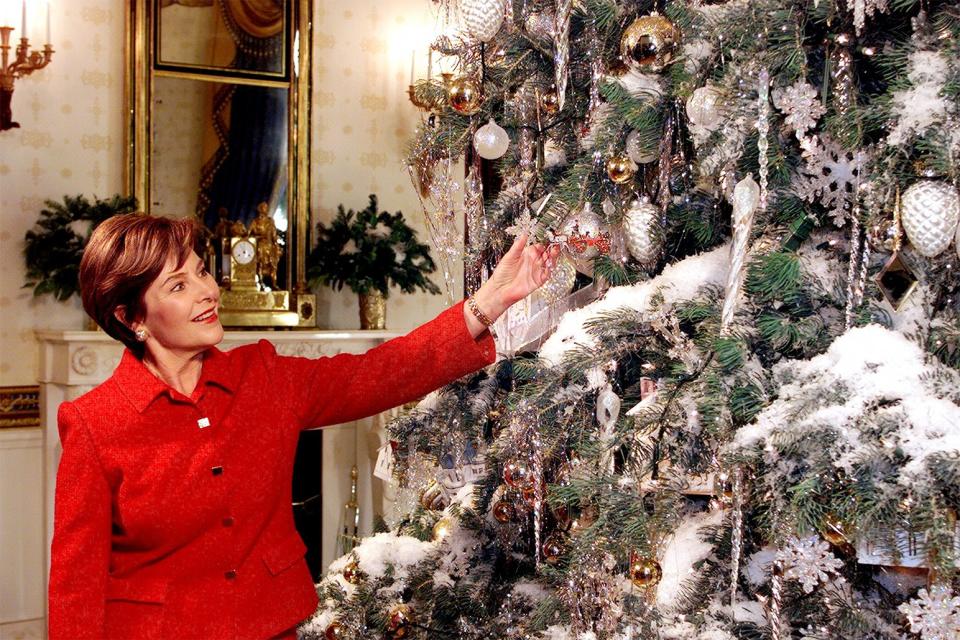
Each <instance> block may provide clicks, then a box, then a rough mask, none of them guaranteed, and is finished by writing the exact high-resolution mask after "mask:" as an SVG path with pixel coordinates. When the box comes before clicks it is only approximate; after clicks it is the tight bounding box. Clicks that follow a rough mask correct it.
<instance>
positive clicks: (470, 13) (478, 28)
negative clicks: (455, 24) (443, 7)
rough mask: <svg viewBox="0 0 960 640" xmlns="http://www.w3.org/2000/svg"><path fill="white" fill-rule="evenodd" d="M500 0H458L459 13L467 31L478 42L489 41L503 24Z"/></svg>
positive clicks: (502, 6)
mask: <svg viewBox="0 0 960 640" xmlns="http://www.w3.org/2000/svg"><path fill="white" fill-rule="evenodd" d="M503 8H504V5H503V2H501V0H460V15H461V16H462V17H463V26H464V27H466V29H467V32H468V33H469V34H470V35H472V36H473V37H474V38H476V39H477V40H479V41H480V42H489V41H490V40H492V39H493V36H495V35H497V31H499V30H500V25H501V24H503Z"/></svg>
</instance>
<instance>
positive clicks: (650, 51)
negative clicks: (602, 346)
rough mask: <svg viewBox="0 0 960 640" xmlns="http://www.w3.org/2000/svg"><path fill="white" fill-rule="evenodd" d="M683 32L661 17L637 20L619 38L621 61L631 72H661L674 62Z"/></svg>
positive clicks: (644, 17) (653, 15)
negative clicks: (633, 70)
mask: <svg viewBox="0 0 960 640" xmlns="http://www.w3.org/2000/svg"><path fill="white" fill-rule="evenodd" d="M679 41H680V32H679V31H678V30H677V28H676V27H675V26H673V23H672V22H670V21H669V20H667V19H666V18H664V17H663V16H661V15H657V14H651V15H649V16H642V17H640V18H637V19H636V20H634V21H633V23H631V24H630V26H629V27H627V28H626V29H625V30H624V32H623V35H622V36H621V37H620V57H621V58H622V59H623V61H624V62H625V63H626V64H627V66H628V67H630V68H631V69H635V70H637V71H660V70H662V69H663V68H664V67H665V66H666V65H668V64H669V63H670V61H671V59H672V58H673V52H674V50H675V49H676V46H677V43H678V42H679Z"/></svg>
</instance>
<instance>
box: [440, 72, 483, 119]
mask: <svg viewBox="0 0 960 640" xmlns="http://www.w3.org/2000/svg"><path fill="white" fill-rule="evenodd" d="M447 101H448V102H449V103H450V108H451V109H453V110H454V111H456V112H457V113H459V114H461V115H464V116H472V115H473V114H475V113H476V112H477V111H479V110H480V105H481V104H483V90H482V89H481V87H480V83H479V82H477V80H476V79H475V78H473V77H471V76H460V77H459V78H454V79H453V80H451V81H450V85H449V86H448V87H447Z"/></svg>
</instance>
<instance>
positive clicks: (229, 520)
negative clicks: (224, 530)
mask: <svg viewBox="0 0 960 640" xmlns="http://www.w3.org/2000/svg"><path fill="white" fill-rule="evenodd" d="M223 526H225V527H232V526H233V518H232V517H231V516H227V517H226V518H224V519H223Z"/></svg>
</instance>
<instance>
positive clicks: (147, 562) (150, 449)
mask: <svg viewBox="0 0 960 640" xmlns="http://www.w3.org/2000/svg"><path fill="white" fill-rule="evenodd" d="M194 241H195V227H194V224H193V223H192V222H191V221H188V220H172V219H167V218H159V217H152V216H144V215H138V214H126V215H118V216H114V217H113V218H110V219H109V220H107V221H105V222H104V223H102V224H101V225H100V226H99V227H97V229H96V230H95V231H94V233H93V235H92V237H91V238H90V243H89V245H88V246H87V249H86V251H85V252H84V255H83V260H82V262H81V265H80V286H81V291H82V298H83V306H84V309H85V310H86V312H87V313H88V314H89V315H90V316H91V317H93V318H94V319H95V320H96V321H97V323H98V324H99V325H100V326H101V327H102V328H103V329H104V331H106V332H107V333H108V334H110V335H111V336H113V337H114V338H116V339H118V340H120V341H121V342H123V343H124V344H125V345H126V347H127V348H126V349H125V350H124V353H123V357H122V359H121V361H120V364H119V366H118V367H117V369H116V371H114V373H113V376H112V377H111V378H110V379H108V380H107V381H106V382H104V383H103V384H101V385H100V386H98V387H96V388H95V389H93V390H92V391H90V392H89V393H86V394H84V395H83V396H81V397H79V398H77V399H76V400H73V401H71V402H64V403H63V404H62V405H61V406H60V410H59V415H58V421H59V430H60V438H61V442H62V443H63V456H62V458H61V461H60V467H59V469H58V472H57V488H56V507H55V517H54V536H53V546H52V550H51V557H52V560H51V569H50V609H49V629H50V633H49V637H50V638H51V640H59V639H61V638H71V639H76V638H104V637H106V638H124V639H129V638H163V639H165V640H168V639H174V638H270V637H275V636H278V635H279V636H281V637H294V629H295V627H296V625H297V624H298V623H299V622H300V621H301V620H303V619H304V618H306V617H307V616H309V615H310V614H311V613H313V612H314V610H315V608H316V605H317V596H316V593H315V591H314V587H313V581H312V579H311V576H310V573H309V570H308V569H307V565H306V562H305V561H304V559H303V555H304V551H305V549H306V548H305V546H304V544H303V542H302V541H301V540H300V537H299V536H298V534H297V531H296V529H295V527H294V522H293V514H292V509H291V506H290V482H291V477H292V474H293V459H294V453H295V450H296V445H297V438H298V433H299V431H300V430H301V429H305V428H311V427H320V426H324V425H329V424H337V423H341V422H349V421H351V420H356V419H359V418H362V417H364V416H369V415H372V414H375V413H378V412H380V411H383V410H385V409H387V408H389V407H392V406H396V405H398V404H401V403H404V402H408V401H410V400H413V399H416V398H418V397H420V396H422V395H424V394H426V393H428V392H429V391H431V390H433V389H436V388H437V387H439V386H441V385H443V384H445V383H447V382H450V381H452V380H454V379H456V378H458V377H460V376H463V375H465V374H467V373H469V372H471V371H474V370H476V369H479V368H480V367H482V366H484V365H487V364H489V363H491V362H493V360H494V357H495V353H494V342H493V338H492V337H491V335H490V333H489V331H488V330H487V327H488V326H489V325H490V323H491V321H492V320H494V319H495V318H496V317H497V316H499V315H500V314H501V313H503V312H504V311H505V310H506V309H507V308H508V307H509V306H510V305H511V304H513V303H514V302H516V301H518V300H520V299H522V298H524V297H525V296H527V295H528V294H529V293H530V292H532V291H534V290H535V289H536V288H537V287H539V286H540V285H542V284H543V283H544V282H545V280H546V279H547V277H548V276H549V274H550V270H551V268H552V266H553V263H554V261H555V258H556V253H557V249H556V248H554V249H552V250H549V251H548V250H545V249H544V247H542V246H539V245H534V246H530V247H526V246H525V245H526V237H525V236H521V237H519V238H517V240H516V242H515V243H514V244H513V246H512V247H511V248H510V250H509V251H508V252H507V254H506V255H505V256H504V257H503V259H502V260H501V262H500V264H499V265H497V268H496V269H495V271H494V272H493V275H492V277H491V278H490V279H489V280H488V281H487V282H486V283H485V284H484V285H483V286H482V287H481V288H480V290H479V291H477V293H476V294H475V295H474V296H473V297H472V298H471V299H470V300H469V301H468V303H467V304H465V303H459V304H457V305H455V306H454V307H452V308H450V309H447V310H446V311H444V312H443V313H441V314H440V315H439V316H438V317H437V318H435V319H434V320H432V321H430V322H428V323H427V324H425V325H423V326H421V327H419V328H417V329H415V330H414V331H412V332H411V333H409V334H408V335H406V336H403V337H401V338H397V339H395V340H391V341H389V342H386V343H384V344H383V345H380V346H379V347H377V348H375V349H372V350H371V351H369V352H367V353H365V354H363V355H346V354H343V355H338V356H336V357H332V358H320V359H316V360H312V359H306V358H291V357H282V356H279V355H277V353H276V351H275V350H274V348H273V345H271V344H270V343H269V342H267V341H266V340H261V341H260V342H259V343H258V344H254V345H247V346H243V347H239V348H237V349H233V350H231V351H229V352H223V351H220V350H219V349H217V348H216V345H217V344H218V343H219V342H220V341H221V340H222V339H223V328H222V327H221V325H220V322H219V320H218V317H217V305H218V302H219V294H220V292H219V288H218V287H217V284H216V282H215V281H214V278H213V277H212V276H211V275H210V274H209V273H208V272H207V271H206V269H205V266H204V263H203V261H202V260H201V259H200V258H199V257H198V256H197V254H196V252H194V251H193V244H194Z"/></svg>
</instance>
